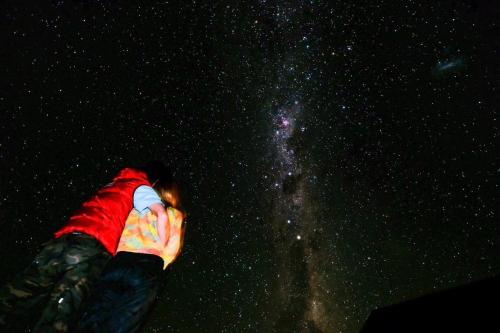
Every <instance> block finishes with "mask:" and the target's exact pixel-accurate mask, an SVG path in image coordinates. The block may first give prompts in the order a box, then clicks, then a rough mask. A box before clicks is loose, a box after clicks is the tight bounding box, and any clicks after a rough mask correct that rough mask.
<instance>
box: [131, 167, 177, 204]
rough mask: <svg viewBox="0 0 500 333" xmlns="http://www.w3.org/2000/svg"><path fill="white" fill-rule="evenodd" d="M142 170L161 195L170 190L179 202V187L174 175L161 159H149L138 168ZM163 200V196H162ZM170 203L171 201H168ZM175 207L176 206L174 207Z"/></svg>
mask: <svg viewBox="0 0 500 333" xmlns="http://www.w3.org/2000/svg"><path fill="white" fill-rule="evenodd" d="M139 169H140V170H142V171H144V172H145V173H146V174H147V176H148V180H149V182H150V183H151V185H152V186H153V188H154V189H155V190H156V191H157V192H158V193H159V194H160V196H161V195H162V193H163V192H165V191H168V192H172V194H173V195H175V196H176V198H175V199H176V202H177V203H178V204H180V199H181V198H180V189H179V183H178V182H177V180H176V179H175V177H174V174H173V172H172V170H171V169H170V168H169V167H168V166H166V165H165V164H164V163H163V162H162V161H158V160H154V161H149V162H147V163H146V164H145V165H143V166H142V167H140V168H139ZM162 200H163V197H162ZM170 204H172V203H170ZM176 208H177V207H176Z"/></svg>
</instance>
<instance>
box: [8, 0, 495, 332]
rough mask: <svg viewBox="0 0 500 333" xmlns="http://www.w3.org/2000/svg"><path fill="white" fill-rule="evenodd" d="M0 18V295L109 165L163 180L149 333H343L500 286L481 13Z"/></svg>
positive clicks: (231, 6)
mask: <svg viewBox="0 0 500 333" xmlns="http://www.w3.org/2000/svg"><path fill="white" fill-rule="evenodd" d="M125 3H127V2H125V1H118V0H114V1H112V0H109V1H104V0H103V1H97V0H94V1H92V0H88V1H19V0H16V1H3V2H2V5H1V8H0V17H1V19H0V45H1V47H0V63H1V67H0V120H1V121H0V129H1V133H2V134H1V141H0V175H1V178H0V226H1V229H2V231H1V235H0V255H1V258H2V259H1V260H0V282H5V281H7V280H9V279H11V278H13V277H14V275H15V273H17V272H19V271H20V270H22V268H23V267H25V266H26V265H28V264H29V262H30V260H31V259H32V258H33V256H34V255H35V254H36V253H37V252H38V250H39V249H40V246H41V245H42V244H43V242H45V241H47V240H49V239H50V238H51V234H52V233H53V232H54V231H56V230H57V229H58V228H59V227H60V226H62V225H63V224H64V223H65V221H66V220H67V218H68V216H70V214H71V213H72V212H73V211H74V210H75V209H77V208H78V207H79V205H80V204H81V203H82V202H83V201H84V200H85V199H86V198H88V197H89V196H91V195H92V194H93V193H94V192H95V191H96V190H97V189H98V188H99V187H100V186H102V185H104V184H106V183H107V182H109V180H110V179H111V177H113V176H114V175H115V174H116V173H117V172H118V171H119V170H120V169H121V168H122V167H125V166H134V165H139V164H141V163H143V162H144V161H147V160H150V159H163V160H165V161H168V162H169V163H171V164H172V165H174V166H175V169H176V170H177V175H178V177H179V178H180V179H181V181H182V184H183V187H184V192H185V208H186V210H187V212H188V214H189V217H188V224H187V226H188V227H187V234H186V243H185V250H184V252H183V255H182V257H181V258H180V259H179V260H178V262H177V263H176V264H175V265H173V267H172V270H171V271H170V272H169V274H168V275H167V277H166V279H165V282H164V283H163V285H162V290H161V292H160V294H159V297H158V302H157V305H156V308H155V309H154V311H153V313H152V314H151V316H150V318H149V320H148V324H147V326H146V328H145V330H144V331H145V332H148V333H151V332H227V333H229V332H344V333H352V332H357V331H359V329H360V328H361V326H362V324H363V323H364V321H365V320H366V318H367V316H368V315H369V313H370V311H371V310H373V309H375V308H377V307H381V306H385V305H389V304H394V303H398V302H401V301H403V300H407V299H411V298H415V297H418V296H420V295H424V294H428V293H431V292H433V291H436V290H441V289H446V288H450V287H453V286H457V285H461V284H465V283H468V282H470V281H476V280H480V279H483V278H487V277H491V276H495V275H498V274H500V256H499V253H500V225H499V214H500V212H499V209H498V207H499V205H500V203H499V179H500V163H499V161H500V158H499V156H500V149H499V127H498V125H499V124H498V108H499V106H500V103H499V87H500V85H499V79H500V66H499V52H500V38H499V37H498V36H500V29H499V21H500V10H499V5H498V4H496V1H494V0H491V1H486V0H484V1H440V2H436V1H417V0H407V1H403V0H400V1H388V0H387V1H373V0H372V1H338V0H334V1H320V0H310V1H270V0H269V1H266V0H258V1H200V0H198V1H153V2H149V1H146V2H141V3H142V4H141V5H128V4H125Z"/></svg>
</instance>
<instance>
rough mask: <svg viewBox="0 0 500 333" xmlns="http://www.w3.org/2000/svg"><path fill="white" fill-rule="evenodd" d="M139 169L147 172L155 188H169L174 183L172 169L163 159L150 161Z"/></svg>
mask: <svg viewBox="0 0 500 333" xmlns="http://www.w3.org/2000/svg"><path fill="white" fill-rule="evenodd" d="M139 169H140V170H142V171H144V172H145V173H146V174H147V176H148V180H149V182H150V183H151V185H153V187H155V188H156V187H158V188H168V187H170V186H171V185H173V183H174V175H173V173H172V170H171V169H170V168H169V167H168V166H166V165H165V164H164V163H163V162H162V161H149V162H147V163H146V164H144V165H143V166H141V167H139Z"/></svg>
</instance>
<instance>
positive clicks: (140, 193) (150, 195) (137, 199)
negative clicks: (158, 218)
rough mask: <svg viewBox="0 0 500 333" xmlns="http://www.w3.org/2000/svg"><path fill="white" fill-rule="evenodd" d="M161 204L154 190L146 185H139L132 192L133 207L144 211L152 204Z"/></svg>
mask: <svg viewBox="0 0 500 333" xmlns="http://www.w3.org/2000/svg"><path fill="white" fill-rule="evenodd" d="M155 203H159V204H163V203H162V201H161V199H160V196H159V195H158V194H157V193H156V191H155V190H154V189H153V188H152V187H150V186H147V185H142V186H139V187H138V188H137V189H136V190H135V192H134V208H135V209H137V210H138V211H139V212H141V213H144V211H145V210H146V209H149V208H148V207H149V206H151V205H152V204H155Z"/></svg>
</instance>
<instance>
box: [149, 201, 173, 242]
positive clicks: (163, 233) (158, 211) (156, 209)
mask: <svg viewBox="0 0 500 333" xmlns="http://www.w3.org/2000/svg"><path fill="white" fill-rule="evenodd" d="M149 209H151V211H152V212H153V213H154V214H155V215H156V216H157V218H158V221H157V226H158V236H160V241H161V244H162V245H163V246H165V245H166V244H167V242H168V238H169V236H170V225H169V223H168V214H167V212H166V210H165V207H163V205H162V204H159V203H156V204H153V205H151V206H150V207H149Z"/></svg>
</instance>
